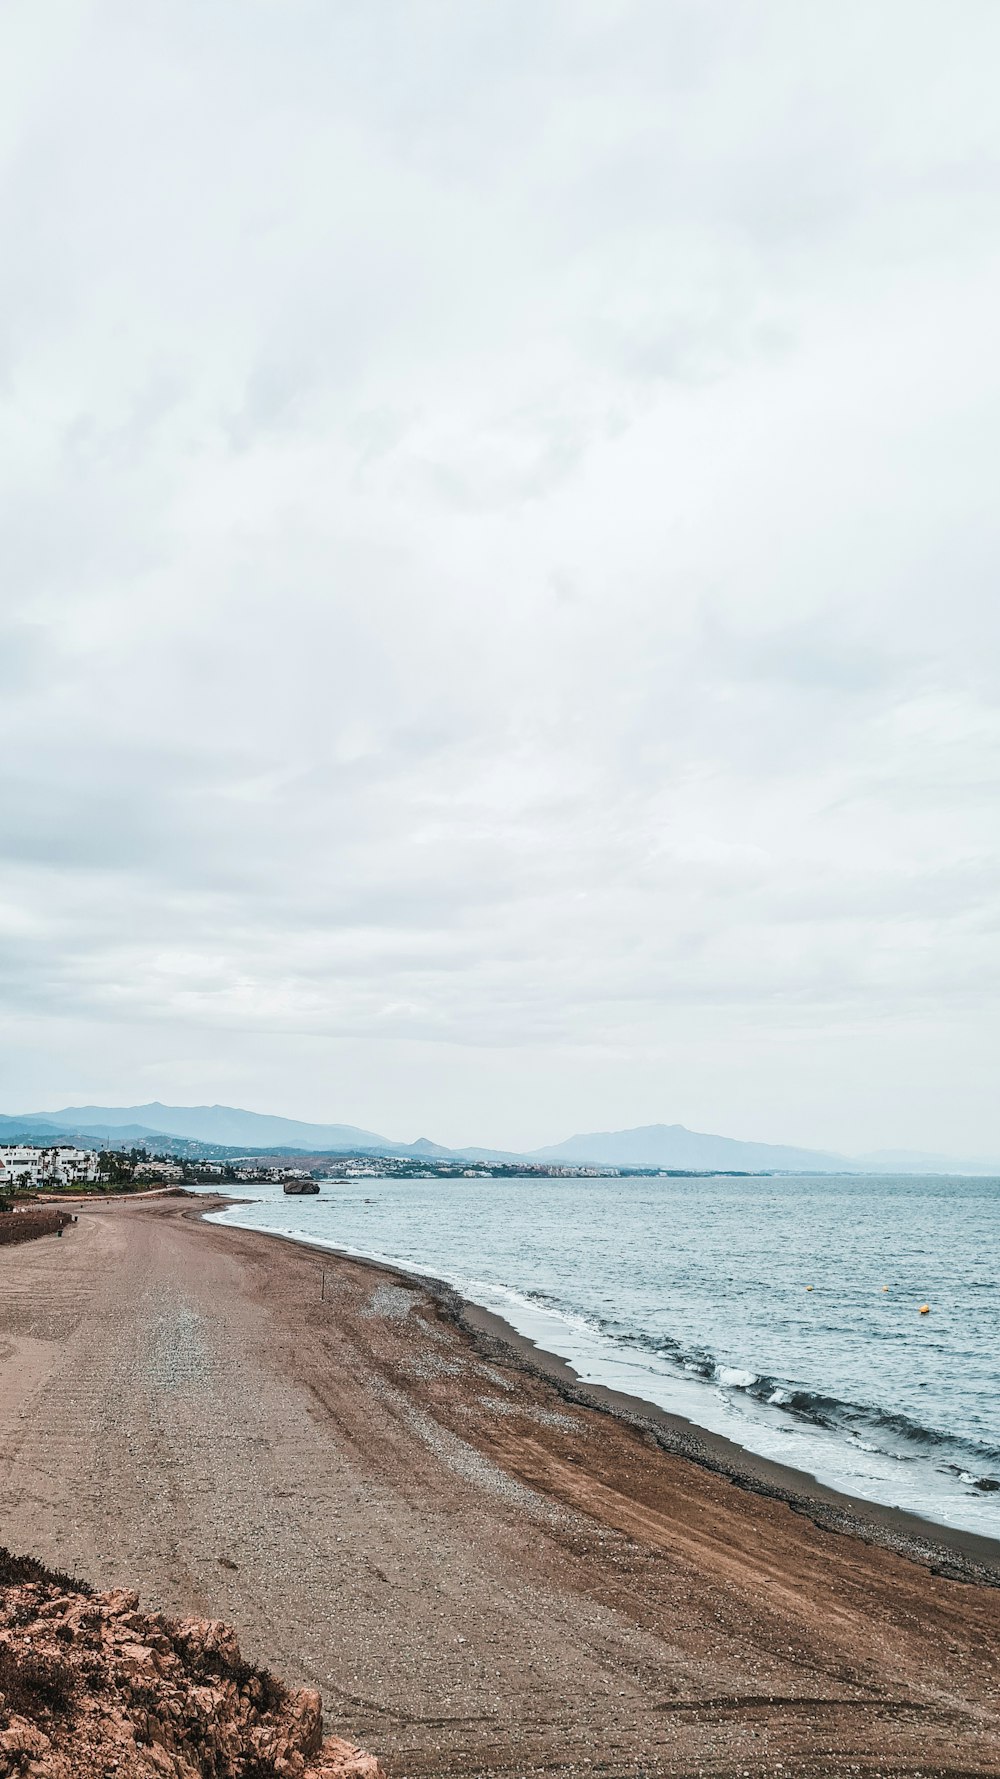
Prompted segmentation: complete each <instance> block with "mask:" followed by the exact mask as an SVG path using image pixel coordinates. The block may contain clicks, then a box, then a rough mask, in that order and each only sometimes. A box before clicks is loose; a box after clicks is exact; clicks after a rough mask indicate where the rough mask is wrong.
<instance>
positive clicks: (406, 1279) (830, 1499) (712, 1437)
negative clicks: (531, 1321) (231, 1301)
mask: <svg viewBox="0 0 1000 1779" xmlns="http://www.w3.org/2000/svg"><path fill="white" fill-rule="evenodd" d="M185 1196H188V1195H185ZM198 1196H199V1195H198V1194H195V1193H192V1194H190V1197H191V1198H192V1199H194V1198H197V1197H198ZM258 1202H260V1201H259V1200H246V1199H244V1200H237V1201H233V1200H230V1199H226V1200H225V1201H224V1203H223V1204H222V1205H219V1204H214V1205H213V1207H212V1209H211V1210H205V1211H202V1212H200V1213H199V1215H200V1217H201V1218H202V1219H203V1220H205V1221H208V1220H210V1219H211V1220H213V1222H214V1227H216V1228H219V1229H239V1230H240V1231H241V1233H242V1234H244V1235H253V1236H261V1237H265V1238H270V1239H273V1240H275V1241H279V1242H287V1243H288V1244H289V1245H290V1246H291V1247H294V1248H297V1249H298V1250H300V1251H301V1252H302V1253H304V1254H307V1255H314V1254H317V1253H318V1254H329V1255H330V1256H331V1257H332V1258H334V1259H338V1260H346V1261H349V1262H353V1263H354V1264H355V1265H360V1266H368V1267H372V1268H374V1269H375V1270H376V1271H378V1272H382V1273H385V1274H386V1275H387V1276H388V1277H390V1278H394V1279H398V1280H400V1281H402V1282H403V1283H405V1284H406V1285H408V1286H411V1287H415V1288H417V1289H419V1290H422V1291H427V1292H428V1293H429V1295H431V1296H432V1297H433V1298H434V1300H435V1301H436V1303H437V1304H438V1306H439V1308H440V1309H441V1310H442V1311H443V1312H444V1313H445V1314H446V1315H448V1316H449V1317H450V1318H451V1319H452V1320H453V1321H454V1322H455V1323H456V1324H457V1326H458V1327H460V1328H462V1329H463V1330H464V1331H465V1332H466V1333H468V1334H469V1335H471V1336H472V1338H473V1339H474V1340H475V1341H477V1342H482V1343H485V1346H486V1347H487V1348H488V1345H489V1343H491V1342H498V1343H499V1344H500V1345H501V1346H503V1347H504V1348H506V1349H507V1350H508V1351H509V1352H510V1353H511V1354H512V1355H513V1357H514V1359H515V1361H516V1363H517V1364H518V1365H520V1366H522V1367H523V1368H524V1369H525V1370H526V1371H528V1372H530V1373H532V1374H533V1375H535V1376H537V1377H540V1378H543V1379H545V1381H546V1382H547V1383H549V1384H550V1385H552V1386H554V1387H555V1388H556V1389H557V1390H558V1392H559V1394H560V1395H562V1396H563V1397H564V1398H565V1399H566V1400H567V1401H572V1402H576V1403H580V1404H582V1405H585V1406H587V1407H590V1408H594V1409H596V1410H598V1412H600V1413H602V1414H608V1415H611V1416H612V1417H614V1418H616V1419H618V1420H622V1421H624V1422H625V1423H626V1424H630V1425H633V1426H635V1427H638V1428H640V1429H641V1430H642V1431H644V1432H646V1433H648V1434H651V1435H652V1436H653V1437H654V1438H655V1439H656V1441H657V1444H658V1445H659V1446H660V1448H661V1449H662V1450H663V1451H664V1452H666V1453H670V1454H671V1455H673V1456H675V1457H680V1458H685V1459H687V1460H688V1461H689V1462H691V1463H693V1464H696V1465H698V1466H700V1467H701V1468H703V1469H705V1470H709V1471H711V1472H712V1473H713V1474H715V1475H717V1476H721V1477H724V1478H725V1479H726V1480H727V1481H729V1482H730V1483H732V1484H733V1485H734V1486H735V1487H736V1488H739V1489H744V1490H746V1491H748V1492H749V1493H751V1494H755V1495H759V1496H761V1497H762V1498H765V1499H768V1500H773V1501H778V1502H781V1503H783V1504H784V1505H787V1506H788V1507H791V1508H792V1510H793V1511H794V1512H796V1513H802V1514H804V1515H806V1516H807V1517H808V1518H810V1519H811V1520H812V1521H813V1523H814V1524H816V1525H817V1526H821V1527H823V1528H824V1529H826V1530H830V1531H835V1532H841V1533H844V1534H845V1535H847V1536H850V1537H855V1538H860V1539H862V1540H863V1541H864V1542H866V1543H868V1542H870V1543H875V1544H878V1545H880V1546H881V1547H882V1548H883V1549H886V1550H892V1551H895V1552H897V1553H898V1554H899V1555H902V1556H905V1557H908V1558H909V1559H910V1560H911V1561H914V1562H919V1563H922V1564H924V1565H925V1566H928V1567H930V1568H931V1569H932V1571H933V1572H934V1573H939V1574H945V1575H948V1576H949V1577H950V1578H951V1579H954V1580H961V1581H975V1582H978V1583H980V1584H981V1585H983V1586H987V1587H994V1588H1000V1536H998V1537H997V1538H995V1539H994V1538H990V1537H989V1536H987V1535H986V1534H984V1533H980V1532H971V1531H966V1530H965V1529H964V1528H962V1527H959V1526H948V1525H945V1524H943V1523H941V1522H940V1521H937V1520H931V1519H928V1518H926V1517H925V1516H923V1515H922V1514H916V1513H911V1512H910V1511H908V1510H907V1509H906V1508H903V1507H896V1506H893V1505H891V1504H890V1503H888V1502H880V1501H873V1500H871V1499H870V1498H869V1497H868V1496H862V1495H850V1494H848V1493H847V1491H846V1490H843V1489H836V1488H833V1487H832V1486H831V1485H829V1484H827V1483H823V1482H820V1480H819V1479H818V1478H817V1477H816V1476H814V1475H813V1474H812V1473H811V1472H810V1471H807V1470H798V1469H796V1468H795V1467H794V1466H792V1465H790V1464H782V1463H780V1462H779V1461H778V1460H776V1459H773V1458H767V1457H765V1456H763V1455H762V1454H761V1453H758V1452H754V1451H753V1450H751V1449H750V1448H749V1447H747V1446H744V1445H741V1444H739V1442H738V1441H736V1440H732V1439H728V1438H727V1437H726V1436H725V1434H722V1433H715V1432H713V1431H712V1429H711V1428H708V1427H702V1426H701V1425H700V1424H699V1423H698V1422H696V1421H692V1420H689V1419H688V1418H687V1417H686V1416H684V1415H680V1414H676V1413H673V1412H672V1411H671V1410H669V1409H665V1408H661V1407H660V1406H659V1404H658V1403H655V1402H652V1401H650V1400H649V1399H648V1398H647V1397H643V1396H636V1395H630V1394H628V1393H627V1392H625V1391H622V1390H616V1389H614V1388H612V1387H611V1386H610V1385H607V1384H597V1383H590V1382H585V1381H584V1380H583V1379H581V1378H580V1376H579V1374H578V1373H577V1372H576V1371H575V1370H574V1368H573V1366H572V1364H571V1363H570V1361H569V1360H568V1359H566V1358H564V1357H563V1356H562V1354H560V1353H555V1352H552V1351H550V1350H549V1349H547V1348H545V1347H541V1346H539V1345H538V1343H537V1342H536V1341H534V1340H533V1339H532V1338H531V1336H530V1335H527V1334H522V1333H521V1332H520V1331H519V1330H518V1329H517V1328H515V1327H514V1325H513V1323H511V1322H509V1321H507V1319H506V1317H504V1316H502V1315H500V1313H499V1312H498V1311H496V1310H491V1309H488V1308H487V1307H486V1306H485V1305H484V1304H479V1303H477V1302H476V1301H475V1299H474V1298H469V1297H466V1296H464V1295H463V1293H462V1292H460V1291H459V1290H458V1289H457V1288H456V1287H455V1286H453V1285H450V1284H449V1283H448V1282H447V1280H445V1279H439V1278H436V1277H434V1276H433V1275H432V1274H429V1273H422V1272H419V1271H417V1270H416V1269H414V1268H410V1267H407V1266H406V1265H404V1264H402V1263H400V1262H397V1261H391V1260H379V1259H376V1258H375V1257H373V1256H372V1255H370V1254H360V1253H356V1252H354V1251H353V1250H351V1249H348V1248H338V1247H336V1246H334V1245H333V1244H332V1243H328V1242H324V1241H321V1240H320V1239H319V1238H316V1239H314V1240H309V1239H305V1238H302V1237H300V1236H294V1235H287V1234H286V1233H285V1232H284V1231H283V1230H279V1229H257V1228H250V1227H248V1226H246V1225H245V1224H240V1223H229V1224H227V1223H219V1222H218V1221H216V1219H217V1218H218V1216H219V1212H220V1210H229V1209H235V1208H236V1204H238V1203H258Z"/></svg>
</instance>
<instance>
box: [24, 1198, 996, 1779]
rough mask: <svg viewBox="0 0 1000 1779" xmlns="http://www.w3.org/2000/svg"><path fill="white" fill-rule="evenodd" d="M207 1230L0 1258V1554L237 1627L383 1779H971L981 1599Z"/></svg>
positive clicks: (978, 1570) (292, 1260) (154, 1226)
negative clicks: (701, 1778) (697, 1777)
mask: <svg viewBox="0 0 1000 1779" xmlns="http://www.w3.org/2000/svg"><path fill="white" fill-rule="evenodd" d="M227 1208H229V1209H231V1208H232V1204H231V1201H229V1200H226V1199H221V1198H215V1197H213V1198H211V1199H209V1198H207V1197H206V1196H204V1195H201V1194H197V1195H195V1194H192V1195H191V1196H190V1197H187V1198H184V1199H181V1198H178V1197H172V1198H167V1197H164V1198H161V1199H158V1200H151V1201H147V1202H146V1203H144V1204H139V1203H134V1204H130V1205H125V1204H123V1203H121V1202H119V1203H118V1204H117V1205H108V1204H103V1205H95V1206H94V1207H93V1210H81V1212H80V1214H79V1217H78V1220H77V1222H75V1223H74V1224H72V1226H71V1227H70V1229H69V1230H68V1231H67V1232H66V1236H65V1238H64V1240H63V1241H61V1242H50V1243H44V1242H27V1243H24V1244H21V1245H18V1246H16V1247H11V1248H7V1249H3V1250H0V1526H2V1528H3V1533H2V1542H4V1543H6V1544H8V1545H9V1547H10V1548H12V1549H20V1550H22V1551H25V1552H30V1553H31V1554H32V1555H34V1556H35V1557H37V1559H38V1560H39V1561H41V1562H43V1563H44V1564H46V1565H47V1566H48V1567H49V1568H50V1569H53V1570H58V1571H61V1572H62V1573H64V1574H68V1575H71V1576H76V1577H82V1578H84V1579H85V1580H87V1581H88V1582H89V1583H91V1584H92V1585H93V1586H94V1587H96V1588H97V1589H98V1590H107V1589H109V1588H114V1587H118V1588H122V1587H124V1588H131V1589H136V1590H138V1592H139V1595H140V1598H141V1600H142V1604H143V1607H144V1608H145V1609H147V1610H151V1611H161V1612H164V1613H166V1614H167V1615H168V1616H169V1617H171V1618H178V1619H183V1618H196V1619H199V1620H212V1619H218V1620H222V1621H224V1622H226V1623H228V1624H231V1625H232V1626H233V1627H234V1628H235V1630H236V1633H237V1636H238V1638H239V1642H240V1646H241V1649H242V1650H243V1652H244V1655H245V1656H246V1658H247V1659H248V1660H249V1661H251V1662H254V1663H257V1664H258V1665H260V1666H262V1667H269V1668H270V1669H271V1670H272V1671H275V1672H278V1673H281V1674H282V1675H284V1676H287V1678H288V1680H289V1682H291V1683H292V1684H294V1685H297V1686H301V1685H305V1686H311V1687H316V1688H317V1689H318V1690H319V1691H320V1692H321V1693H322V1695H323V1699H324V1705H325V1710H326V1715H327V1721H328V1723H329V1726H330V1728H331V1729H334V1730H335V1731H336V1732H337V1733H338V1734H340V1735H343V1736H345V1737H346V1738H347V1739H348V1740H349V1741H351V1742H352V1743H354V1744H356V1745H358V1746H361V1747H364V1748H368V1749H370V1750H372V1751H373V1753H374V1754H375V1755H376V1756H377V1757H378V1758H379V1760H380V1761H381V1763H382V1765H383V1767H384V1769H385V1771H386V1773H387V1774H388V1775H389V1779H531V1776H532V1775H538V1779H541V1775H543V1774H544V1775H545V1779H636V1775H637V1774H639V1773H641V1774H643V1775H644V1776H645V1779H691V1775H692V1774H695V1773H698V1772H705V1773H711V1774H713V1775H715V1779H741V1776H745V1775H746V1774H748V1773H751V1774H753V1775H754V1776H755V1779H758V1776H760V1779H763V1776H764V1775H767V1776H768V1779H771V1776H772V1775H778V1774H780V1775H781V1779H788V1775H789V1774H793V1775H794V1779H851V1776H852V1775H854V1776H856V1775H857V1774H859V1773H866V1774H870V1775H872V1779H874V1775H876V1774H882V1775H889V1774H891V1775H893V1779H903V1776H906V1779H917V1776H918V1775H919V1776H920V1779H945V1776H947V1779H993V1776H995V1775H996V1772H997V1762H996V1750H997V1747H998V1746H1000V1701H998V1698H997V1690H996V1679H997V1671H998V1668H997V1663H998V1657H1000V1594H998V1590H997V1586H996V1576H995V1574H994V1573H993V1572H991V1573H990V1574H989V1576H987V1574H986V1566H985V1565H981V1564H977V1562H976V1561H975V1560H974V1559H973V1558H972V1557H971V1556H970V1555H969V1554H965V1555H963V1554H962V1553H961V1552H959V1551H958V1550H956V1549H954V1548H952V1549H950V1550H947V1551H944V1552H943V1554H942V1548H941V1546H940V1544H939V1545H937V1546H935V1547H931V1546H930V1545H929V1544H928V1543H927V1541H926V1540H922V1541H921V1550H920V1553H919V1554H920V1556H921V1558H922V1560H920V1561H913V1560H910V1557H911V1556H914V1555H918V1552H917V1550H916V1548H915V1547H908V1546H907V1542H906V1540H907V1539H908V1538H909V1531H908V1529H906V1528H900V1527H897V1528H896V1529H895V1530H894V1532H893V1534H892V1536H891V1537H889V1538H885V1537H883V1538H881V1539H879V1538H875V1537H873V1536H871V1534H870V1526H869V1524H868V1523H867V1522H866V1525H865V1526H861V1525H860V1524H859V1525H858V1526H857V1527H855V1528H852V1527H851V1526H850V1525H849V1524H847V1523H846V1522H845V1521H844V1520H843V1519H841V1520H838V1521H837V1523H836V1525H835V1524H834V1522H833V1521H832V1520H831V1519H830V1518H829V1517H824V1516H825V1515H826V1514H827V1512H828V1510H827V1507H825V1506H824V1504H822V1503H820V1504H817V1502H816V1500H815V1499H808V1498H806V1499H805V1500H804V1503H801V1502H800V1503H797V1502H796V1501H795V1499H783V1498H780V1497H779V1495H778V1494H777V1493H776V1492H775V1489H774V1488H772V1487H771V1486H770V1480H769V1479H766V1478H762V1477H757V1478H749V1477H748V1476H747V1475H746V1474H745V1468H746V1467H745V1466H744V1467H743V1468H742V1470H741V1481H742V1486H738V1485H737V1481H736V1479H734V1477H732V1476H730V1475H728V1474H726V1471H725V1464H726V1463H728V1461H729V1458H730V1457H731V1456H732V1454H727V1453H725V1452H724V1451H723V1450H722V1449H721V1447H720V1448H717V1449H716V1450H715V1451H714V1452H710V1453H708V1454H707V1456H708V1458H709V1459H710V1460H712V1461H711V1462H706V1461H705V1458H706V1453H705V1450H704V1448H703V1447H702V1445H701V1443H700V1442H699V1443H698V1450H697V1451H695V1450H694V1449H692V1447H691V1443H690V1442H691V1440H692V1438H693V1435H692V1433H691V1430H690V1429H689V1428H687V1429H685V1428H668V1427H667V1426H666V1425H665V1424H664V1425H663V1426H662V1427H661V1428H659V1429H657V1428H655V1427H653V1426H652V1425H651V1424H650V1419H649V1417H648V1415H646V1414H643V1415H641V1416H640V1415H639V1414H638V1413H636V1412H633V1410H634V1404H631V1403H629V1402H628V1401H625V1402H615V1403H608V1402H607V1401H601V1400H599V1399H598V1398H597V1396H596V1393H595V1395H594V1396H593V1397H592V1396H591V1394H590V1390H589V1387H588V1386H581V1385H579V1383H578V1382H577V1381H576V1380H575V1379H574V1378H573V1377H572V1376H571V1375H569V1374H568V1371H567V1368H565V1367H564V1366H563V1365H561V1363H560V1362H559V1361H556V1360H552V1361H550V1362H549V1363H548V1365H547V1366H546V1364H545V1363H544V1362H543V1356H542V1355H541V1353H540V1352H539V1350H538V1349H537V1348H533V1347H532V1345H531V1343H530V1342H519V1341H518V1339H517V1337H516V1334H515V1331H513V1330H512V1329H510V1328H509V1326H508V1325H505V1324H503V1323H502V1322H501V1321H500V1320H499V1319H495V1320H489V1319H488V1317H489V1312H480V1313H477V1312H476V1310H475V1307H474V1306H472V1305H467V1303H466V1302H465V1301H464V1300H463V1299H461V1298H460V1297H459V1296H458V1294H457V1293H455V1292H453V1291H451V1290H450V1289H449V1288H448V1287H447V1286H443V1287H442V1286H437V1287H435V1286H434V1285H433V1284H432V1283H431V1282H430V1281H428V1280H427V1279H425V1278H423V1277H421V1276H419V1275H416V1274H410V1275H407V1274H406V1273H405V1272H402V1271H401V1270H400V1269H399V1268H398V1267H392V1266H389V1265H387V1264H385V1263H380V1262H370V1261H366V1260H363V1259H361V1258H359V1257H357V1256H354V1255H349V1256H342V1255H340V1254H338V1253H336V1252H333V1251H331V1250H330V1249H329V1248H319V1247H317V1246H313V1245H312V1244H309V1243H303V1242H299V1241H297V1240H294V1239H292V1240H289V1239H288V1238H287V1237H285V1238H283V1239H280V1240H277V1241H274V1240H266V1239H262V1237H263V1236H264V1233H265V1232H263V1231H259V1230H245V1229H243V1228H240V1227H239V1226H236V1225H232V1224H230V1225H228V1226H227V1225H221V1226H220V1225H219V1224H216V1223H213V1222H212V1221H211V1220H210V1219H211V1215H212V1212H213V1211H214V1210H225V1209H227ZM324 1275H325V1279H324ZM477 1323H478V1324H479V1325H478V1326H477V1325H476V1324H477ZM640 1407H644V1405H640ZM669 1442H673V1445H672V1449H671V1446H670V1443H669ZM685 1447H686V1449H685ZM736 1459H737V1460H738V1459H739V1454H738V1453H737V1454H736ZM795 1481H796V1483H797V1485H798V1487H799V1489H800V1491H801V1482H800V1481H799V1479H797V1478H796V1479H795ZM765 1485H766V1486H765ZM803 1504H804V1506H805V1509H806V1511H803ZM852 1531H853V1533H854V1535H852ZM904 1533H905V1536H903V1534H904ZM987 1579H988V1580H989V1582H990V1584H991V1585H989V1586H984V1585H977V1584H981V1583H982V1582H984V1581H986V1580H987Z"/></svg>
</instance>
